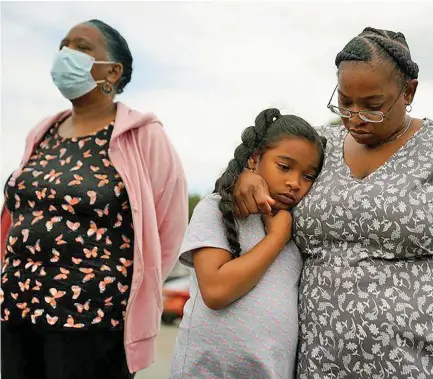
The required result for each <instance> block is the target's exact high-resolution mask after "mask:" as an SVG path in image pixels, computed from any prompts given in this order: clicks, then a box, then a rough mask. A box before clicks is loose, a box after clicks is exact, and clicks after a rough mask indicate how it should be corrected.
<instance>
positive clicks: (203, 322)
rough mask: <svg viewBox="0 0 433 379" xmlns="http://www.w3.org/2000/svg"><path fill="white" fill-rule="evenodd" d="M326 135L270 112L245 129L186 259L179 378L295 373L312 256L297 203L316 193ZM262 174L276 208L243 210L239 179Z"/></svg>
mask: <svg viewBox="0 0 433 379" xmlns="http://www.w3.org/2000/svg"><path fill="white" fill-rule="evenodd" d="M323 150H324V141H323V140H322V139H321V138H320V137H319V135H318V134H317V132H316V131H315V130H314V129H313V128H312V127H311V126H310V125H309V124H308V123H307V122H306V121H304V120H303V119H301V118H299V117H296V116H293V115H284V116H283V115H281V114H280V112H279V111H278V110H277V109H268V110H265V111H263V112H261V113H260V114H259V115H258V116H257V118H256V121H255V126H251V127H249V128H247V129H246V130H245V131H244V132H243V134H242V144H241V145H239V146H238V147H237V149H236V150H235V153H234V159H232V160H231V161H230V162H229V164H228V167H227V170H226V171H225V172H224V173H223V174H222V176H221V178H220V179H218V181H217V182H216V187H215V191H214V193H213V194H212V195H209V196H207V197H205V198H204V199H203V200H202V201H201V202H200V203H199V204H198V205H197V207H196V208H195V210H194V214H193V217H192V219H191V222H190V225H189V228H188V230H187V232H186V235H185V238H184V240H183V243H182V247H181V251H180V253H181V256H180V261H181V262H182V263H183V264H185V265H187V266H190V267H192V268H193V270H191V288H190V295H191V297H190V299H189V300H188V302H187V304H186V305H185V309H184V317H183V320H182V323H181V325H180V328H179V334H178V337H177V343H176V347H175V351H174V356H173V360H172V364H171V373H170V379H181V378H205V379H212V378H224V379H231V378H232V379H242V378H245V379H252V378H259V379H271V378H283V379H291V378H294V371H295V357H296V347H297V341H298V313H297V302H298V282H299V277H300V273H301V269H302V259H301V256H300V253H299V251H298V249H297V247H296V245H295V244H294V243H293V242H292V241H291V235H292V230H291V229H292V216H291V214H290V212H289V211H288V210H290V209H291V208H292V207H293V206H294V205H296V204H297V203H298V202H299V201H300V200H301V199H302V198H303V197H304V196H305V194H306V193H307V192H308V191H309V189H310V187H311V185H312V184H313V181H314V180H315V178H316V177H317V175H318V173H319V171H320V169H321V166H322V163H323ZM244 169H250V170H252V171H255V172H256V173H257V174H259V175H261V176H262V177H263V178H264V179H265V181H266V182H267V183H268V186H269V192H270V194H271V197H272V198H273V199H274V200H275V202H276V203H275V206H274V209H273V214H272V215H265V216H263V218H262V216H260V215H251V216H250V217H248V218H247V219H237V218H236V217H235V206H234V201H233V197H232V186H233V184H234V182H235V180H236V179H237V178H238V176H239V174H240V173H241V172H242V171H243V170H244Z"/></svg>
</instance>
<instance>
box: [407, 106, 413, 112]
mask: <svg viewBox="0 0 433 379" xmlns="http://www.w3.org/2000/svg"><path fill="white" fill-rule="evenodd" d="M408 107H409V108H408ZM406 112H407V113H410V112H412V104H406Z"/></svg>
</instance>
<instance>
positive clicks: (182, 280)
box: [161, 276, 189, 325]
mask: <svg viewBox="0 0 433 379" xmlns="http://www.w3.org/2000/svg"><path fill="white" fill-rule="evenodd" d="M188 299H189V276H182V277H178V278H173V277H172V278H170V280H168V281H166V282H165V283H164V286H163V288H162V300H163V312H162V318H161V321H162V322H163V323H164V324H166V325H171V324H173V323H174V322H175V321H176V320H177V319H178V318H182V316H183V307H184V306H185V303H186V302H187V300H188Z"/></svg>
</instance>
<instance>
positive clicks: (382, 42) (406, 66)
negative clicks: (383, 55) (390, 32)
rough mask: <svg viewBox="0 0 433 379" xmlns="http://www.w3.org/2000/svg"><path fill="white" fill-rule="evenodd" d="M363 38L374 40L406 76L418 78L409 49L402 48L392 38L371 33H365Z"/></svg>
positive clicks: (416, 66) (416, 68) (416, 67)
mask: <svg viewBox="0 0 433 379" xmlns="http://www.w3.org/2000/svg"><path fill="white" fill-rule="evenodd" d="M365 38H368V39H370V40H372V41H374V42H375V43H376V44H377V45H379V46H380V47H381V48H382V50H383V51H386V52H387V53H388V54H389V55H390V57H391V58H392V59H394V61H395V62H396V63H397V66H398V67H399V68H400V70H401V71H402V72H403V73H404V74H405V75H406V76H407V77H409V78H410V79H417V78H418V72H419V69H418V65H417V64H416V63H415V62H413V61H412V59H411V57H410V53H409V50H408V49H407V48H406V47H403V48H402V47H401V45H400V43H398V42H397V43H396V42H394V41H393V40H390V39H385V38H381V37H377V36H373V35H367V36H365ZM399 45H400V46H399Z"/></svg>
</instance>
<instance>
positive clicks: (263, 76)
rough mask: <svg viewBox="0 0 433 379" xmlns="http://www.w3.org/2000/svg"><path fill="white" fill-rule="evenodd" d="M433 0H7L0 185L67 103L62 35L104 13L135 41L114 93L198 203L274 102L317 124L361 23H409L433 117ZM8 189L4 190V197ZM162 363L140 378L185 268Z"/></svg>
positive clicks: (154, 378)
mask: <svg viewBox="0 0 433 379" xmlns="http://www.w3.org/2000/svg"><path fill="white" fill-rule="evenodd" d="M432 14H433V2H431V1H385V2H379V1H374V2H373V1H362V2H360V1H359V2H358V1H345V2H329V1H319V2H313V1H303V2H294V1H293V2H292V1H287V2H272V1H266V2H265V1H262V2H248V1H239V2H219V1H213V2H145V1H142V2H127V1H124V2H110V1H103V2H88V1H86V2H78V1H77V2H37V1H34V2H33V1H32V2H22V1H19V2H5V1H2V2H1V81H2V82H1V143H0V146H1V177H0V178H1V182H2V185H3V184H4V182H5V180H6V179H7V177H8V176H9V175H10V173H11V172H12V170H13V169H14V168H16V167H17V165H18V164H19V162H20V160H21V156H22V153H23V149H24V142H25V137H26V135H27V133H28V132H29V131H30V129H31V128H32V127H34V126H35V124H36V123H37V122H39V121H40V120H41V119H42V118H44V117H46V116H48V115H51V114H54V113H56V112H58V111H60V110H62V109H66V108H69V103H68V101H66V100H65V99H64V98H63V97H62V96H61V95H60V93H59V92H58V90H57V88H56V87H55V86H54V85H53V84H52V81H51V77H50V69H51V63H52V59H53V56H54V54H55V52H56V51H57V50H58V47H59V43H60V41H61V40H62V38H63V37H64V36H65V35H66V34H67V33H68V31H69V29H70V28H71V27H73V26H74V25H76V24H78V23H80V22H83V21H87V20H90V19H94V18H96V19H100V20H102V21H104V22H106V23H108V24H110V25H111V26H113V27H114V28H116V29H117V30H118V31H119V32H120V33H121V34H122V35H123V36H124V37H125V38H126V40H127V42H128V44H129V45H130V48H131V51H132V54H133V57H134V72H133V75H132V81H131V83H130V84H129V85H128V87H127V88H126V90H125V93H124V94H122V95H121V96H119V98H118V100H120V101H123V102H125V103H127V104H128V105H129V106H130V107H133V108H136V109H138V110H140V111H142V112H146V111H152V112H155V113H156V114H157V115H158V116H159V118H160V119H161V120H162V121H163V123H164V126H165V130H166V132H167V134H168V135H169V137H170V139H171V141H172V142H173V145H174V146H175V148H176V150H177V151H178V153H179V155H180V158H181V160H182V163H183V165H184V168H185V171H186V174H187V177H188V182H189V190H190V212H192V210H193V208H194V206H195V205H196V204H197V202H198V201H199V200H200V198H201V197H203V196H204V195H205V194H207V193H209V192H211V191H212V189H213V184H214V182H215V180H216V179H217V177H218V176H219V174H220V173H221V172H222V171H223V170H224V168H225V165H226V164H227V162H228V160H229V159H230V158H231V157H232V155H233V151H234V148H235V147H236V146H237V145H238V144H239V141H240V135H241V132H242V130H243V129H244V128H246V127H247V126H249V125H251V124H252V123H253V122H254V119H255V117H256V115H257V114H258V113H259V112H260V111H261V110H263V109H265V108H268V107H277V108H280V109H281V110H282V112H283V113H292V114H296V115H299V116H301V117H303V118H305V119H306V120H308V121H309V122H310V123H312V124H313V125H319V124H323V123H328V122H332V121H334V118H333V116H332V114H331V113H330V112H329V111H328V110H327V108H326V105H327V102H328V100H329V97H330V95H331V93H332V90H333V89H334V86H335V84H336V75H335V74H336V69H335V66H334V59H335V55H336V54H337V53H338V52H339V51H340V50H341V49H342V48H343V47H344V45H345V44H346V43H347V42H348V41H349V40H350V39H351V38H352V37H354V36H355V35H357V34H359V33H360V32H361V31H362V30H363V29H364V28H365V27H367V26H372V27H376V28H381V29H389V30H394V31H401V32H403V33H404V34H405V36H406V38H407V41H408V43H409V46H410V48H411V52H412V57H413V59H414V61H415V62H417V63H418V65H419V66H420V75H419V87H418V91H417V96H416V97H415V101H414V103H413V112H412V115H413V116H414V117H430V118H431V117H433V114H432V106H433V24H432V16H431V15H432ZM2 197H3V193H1V199H0V200H2ZM164 296H165V311H164V315H163V322H164V323H163V326H162V329H161V334H160V336H159V339H158V361H157V362H156V363H155V364H154V365H153V366H152V367H150V368H149V369H147V370H144V371H142V372H140V373H139V374H138V375H137V378H138V379H165V378H167V377H168V366H169V362H170V358H171V354H172V351H173V346H174V342H175V337H176V333H177V325H178V323H179V321H180V318H181V315H182V308H183V304H184V303H185V301H186V299H187V298H188V271H186V269H185V268H183V267H181V266H180V265H177V266H176V267H175V269H174V271H173V272H172V274H171V276H170V278H169V280H168V281H167V282H166V283H165V289H164Z"/></svg>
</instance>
